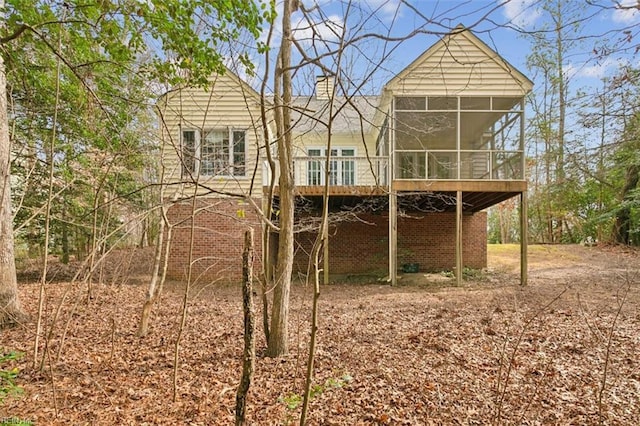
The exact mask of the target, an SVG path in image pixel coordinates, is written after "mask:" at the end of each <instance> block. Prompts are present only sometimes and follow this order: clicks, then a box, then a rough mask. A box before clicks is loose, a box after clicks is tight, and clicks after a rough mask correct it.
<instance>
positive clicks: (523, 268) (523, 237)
mask: <svg viewBox="0 0 640 426" xmlns="http://www.w3.org/2000/svg"><path fill="white" fill-rule="evenodd" d="M528 208H529V207H528V203H527V191H523V192H521V193H520V285H522V286H525V285H527V279H528V276H527V275H528V263H527V251H528V250H527V248H528V245H529V222H528V220H527V217H528V215H527V209H528Z"/></svg>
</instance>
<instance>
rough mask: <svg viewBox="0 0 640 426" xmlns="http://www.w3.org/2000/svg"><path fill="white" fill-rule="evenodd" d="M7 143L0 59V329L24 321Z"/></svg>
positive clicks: (0, 20) (0, 21)
mask: <svg viewBox="0 0 640 426" xmlns="http://www.w3.org/2000/svg"><path fill="white" fill-rule="evenodd" d="M4 8H5V2H4V0H0V10H2V11H3V12H2V16H0V29H4V28H5V26H6V22H5V19H6V18H5V16H4ZM10 165H11V142H10V140H9V121H8V117H7V76H6V73H5V65H4V57H3V55H0V185H1V187H0V309H1V311H0V327H5V326H7V325H13V324H17V323H19V322H20V321H22V320H23V319H24V318H25V314H24V311H23V310H22V306H21V305H20V302H19V300H18V281H17V278H16V264H15V258H14V246H13V214H12V212H11V167H10Z"/></svg>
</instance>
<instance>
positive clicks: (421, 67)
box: [384, 25, 533, 96]
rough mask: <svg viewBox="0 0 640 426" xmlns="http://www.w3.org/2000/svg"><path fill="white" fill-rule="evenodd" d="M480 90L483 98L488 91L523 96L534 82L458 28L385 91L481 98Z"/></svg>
mask: <svg viewBox="0 0 640 426" xmlns="http://www.w3.org/2000/svg"><path fill="white" fill-rule="evenodd" d="M435 86H439V87H440V90H438V89H436V88H435ZM501 86H503V87H501ZM481 87H484V88H485V92H487V93H482V94H485V95H488V94H489V92H491V91H493V94H494V95H496V96H499V95H507V94H511V95H524V94H526V93H527V92H529V91H530V90H531V89H532V87H533V82H531V80H529V79H528V78H527V77H526V76H525V75H524V74H523V73H521V72H520V71H519V70H518V69H517V68H515V67H514V66H513V65H511V64H510V63H509V62H507V61H506V60H505V59H504V58H502V57H501V56H500V55H499V54H498V53H496V52H495V51H494V50H493V49H491V48H490V47H489V46H487V44H486V43H484V42H483V41H482V40H480V39H479V38H478V37H477V36H476V35H475V34H473V33H472V32H471V31H470V30H469V29H467V28H465V27H464V26H463V25H458V26H457V27H456V28H455V29H454V30H453V31H452V32H451V33H449V34H447V35H445V36H443V37H442V38H441V39H440V40H439V41H438V42H436V43H435V44H434V45H432V46H431V47H430V48H429V49H427V50H426V51H425V52H424V53H423V54H422V55H420V56H419V57H418V58H417V59H415V60H414V61H413V62H412V63H411V64H409V65H408V66H407V67H406V68H404V69H403V70H402V71H400V72H399V73H398V74H397V75H396V76H394V77H393V78H392V79H391V80H389V81H388V82H387V84H386V85H385V87H384V89H387V90H393V91H395V92H398V91H399V92H402V91H406V92H410V91H415V92H416V93H419V94H431V93H432V92H438V91H439V92H440V93H433V94H440V95H443V94H447V93H451V94H453V93H462V92H478V93H473V94H481V93H479V92H482V90H478V89H479V88H481ZM430 88H433V89H434V90H429V89H430ZM415 89H422V90H417V91H416V90H415ZM425 90H426V92H425ZM445 92H446V93H445Z"/></svg>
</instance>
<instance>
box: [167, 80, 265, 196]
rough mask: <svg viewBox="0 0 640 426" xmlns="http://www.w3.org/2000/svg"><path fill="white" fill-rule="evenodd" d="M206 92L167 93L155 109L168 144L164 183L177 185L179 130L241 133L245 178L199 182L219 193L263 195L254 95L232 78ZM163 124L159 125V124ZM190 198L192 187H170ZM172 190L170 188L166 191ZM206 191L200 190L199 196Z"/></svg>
mask: <svg viewBox="0 0 640 426" xmlns="http://www.w3.org/2000/svg"><path fill="white" fill-rule="evenodd" d="M212 83H213V84H212V87H211V88H210V89H209V90H204V89H197V88H186V89H180V90H176V91H174V92H171V93H169V94H167V95H166V96H165V97H164V98H163V99H162V101H161V102H160V103H159V105H158V107H159V109H160V111H161V113H160V120H161V121H164V123H165V125H164V126H163V128H164V131H163V132H162V136H163V138H164V140H165V141H166V143H167V145H166V148H165V155H164V165H165V167H166V172H165V173H166V177H165V181H166V182H168V183H176V182H180V181H181V180H182V179H181V172H182V166H181V161H180V157H179V155H180V149H181V148H180V138H181V132H182V130H198V131H203V130H204V131H209V130H226V129H229V128H231V129H233V130H244V131H245V174H244V176H202V175H201V176H200V183H201V184H203V185H206V186H209V187H211V188H214V189H215V190H218V191H224V192H230V193H237V194H244V195H246V194H248V193H249V191H250V189H251V183H252V177H253V175H254V169H256V167H257V170H256V173H255V179H254V180H253V188H252V191H251V192H252V193H253V194H255V195H260V194H261V192H262V188H261V184H262V165H261V163H260V162H258V163H256V157H257V149H258V145H259V146H263V145H264V143H263V139H264V138H263V130H262V126H261V124H260V123H261V120H260V103H259V99H258V97H257V95H256V94H255V92H253V91H252V90H251V89H250V88H249V87H247V86H246V85H245V84H243V83H241V82H240V81H239V80H238V79H237V78H236V77H234V76H232V75H224V76H216V77H214V79H213V82H212ZM161 125H162V124H161ZM172 188H175V189H178V190H179V191H181V192H184V195H190V194H192V193H193V192H192V191H193V186H191V185H182V186H175V187H172ZM169 191H171V189H170V190H169ZM203 192H206V189H201V190H200V191H199V193H203ZM178 195H181V194H178Z"/></svg>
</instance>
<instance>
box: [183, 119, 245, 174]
mask: <svg viewBox="0 0 640 426" xmlns="http://www.w3.org/2000/svg"><path fill="white" fill-rule="evenodd" d="M245 141H246V132H245V131H244V130H234V129H230V128H229V129H213V130H205V131H199V130H183V131H182V175H183V176H189V175H198V174H199V175H200V176H245V172H246V142H245Z"/></svg>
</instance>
